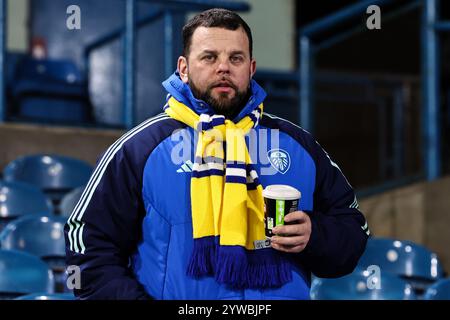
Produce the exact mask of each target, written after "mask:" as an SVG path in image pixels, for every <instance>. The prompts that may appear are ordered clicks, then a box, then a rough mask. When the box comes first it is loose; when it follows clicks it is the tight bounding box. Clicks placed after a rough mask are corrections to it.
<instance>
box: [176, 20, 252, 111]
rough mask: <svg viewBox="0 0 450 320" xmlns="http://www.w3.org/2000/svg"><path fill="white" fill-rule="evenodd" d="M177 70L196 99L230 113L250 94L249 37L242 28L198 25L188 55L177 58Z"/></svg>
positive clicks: (242, 104)
mask: <svg viewBox="0 0 450 320" xmlns="http://www.w3.org/2000/svg"><path fill="white" fill-rule="evenodd" d="M178 71H179V72H180V76H181V79H182V81H183V82H185V83H188V84H189V86H190V88H191V90H192V93H193V94H194V96H195V97H196V98H197V99H201V100H204V101H205V102H207V103H208V104H209V105H211V107H213V108H214V110H215V112H217V113H219V114H224V115H225V116H228V117H231V116H232V115H236V111H239V110H240V108H242V107H243V106H244V105H245V103H246V102H247V100H248V98H249V94H250V90H249V84H250V80H251V77H252V76H253V74H254V73H255V71H256V62H255V60H253V59H251V57H250V49H249V41H248V38H247V35H246V33H245V31H244V30H243V29H242V28H239V29H237V30H234V31H233V30H227V29H223V28H206V27H198V28H197V29H196V30H195V31H194V34H193V35H192V40H191V46H190V51H189V55H188V57H180V58H179V59H178Z"/></svg>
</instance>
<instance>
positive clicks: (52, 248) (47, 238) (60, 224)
mask: <svg viewBox="0 0 450 320" xmlns="http://www.w3.org/2000/svg"><path fill="white" fill-rule="evenodd" d="M66 220H67V219H66V218H64V217H57V216H52V215H49V216H41V217H39V216H25V217H21V218H18V219H17V220H14V221H12V222H10V223H9V224H8V225H7V226H6V228H5V229H3V231H2V232H1V233H0V246H1V248H2V249H8V250H21V251H26V252H28V253H30V254H33V255H35V256H38V257H40V258H41V259H42V260H43V261H45V262H46V263H47V265H48V266H49V268H50V269H51V270H52V271H53V274H54V277H55V291H56V292H66V291H68V290H67V288H66V278H67V277H66V274H65V270H66V261H65V241H64V224H65V223H66Z"/></svg>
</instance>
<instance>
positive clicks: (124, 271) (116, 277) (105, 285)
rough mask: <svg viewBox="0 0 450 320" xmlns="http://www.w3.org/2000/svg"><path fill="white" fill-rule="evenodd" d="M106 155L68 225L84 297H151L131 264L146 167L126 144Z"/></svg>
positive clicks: (70, 261)
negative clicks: (135, 275)
mask: <svg viewBox="0 0 450 320" xmlns="http://www.w3.org/2000/svg"><path fill="white" fill-rule="evenodd" d="M113 147H114V145H113V146H112V147H111V148H110V149H108V151H107V152H106V153H105V154H104V155H103V157H102V158H101V160H100V161H99V163H98V164H97V167H96V169H95V171H94V173H93V174H92V177H91V179H90V181H89V183H88V185H87V187H86V189H85V190H84V192H83V195H82V197H81V199H80V202H79V204H78V205H77V207H75V209H74V211H73V213H72V216H71V217H70V218H69V220H68V222H67V223H66V225H65V228H64V230H65V239H66V259H67V265H68V266H71V265H73V266H77V267H79V270H80V271H81V273H80V276H81V279H80V280H81V283H80V284H81V285H80V287H79V288H75V289H74V293H75V295H76V297H77V298H79V299H102V300H103V299H125V300H135V299H148V298H150V297H149V296H148V295H147V293H146V291H145V290H144V288H143V287H142V286H141V285H140V283H139V282H138V281H137V279H136V278H135V277H134V275H133V272H132V270H131V269H130V263H129V261H130V257H131V256H132V254H133V253H134V251H135V250H136V247H137V243H138V242H139V240H140V239H139V237H140V234H141V224H142V219H143V216H144V213H145V210H144V206H143V203H142V197H141V190H142V188H141V186H142V182H141V180H142V179H141V174H140V172H139V171H140V167H141V165H137V164H136V163H135V161H134V159H130V156H128V154H127V151H126V146H125V147H122V148H121V149H120V150H118V151H117V150H115V149H114V148H113Z"/></svg>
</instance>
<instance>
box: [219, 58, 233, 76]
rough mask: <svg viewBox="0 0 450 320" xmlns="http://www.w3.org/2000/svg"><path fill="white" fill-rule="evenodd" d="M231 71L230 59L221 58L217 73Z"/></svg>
mask: <svg viewBox="0 0 450 320" xmlns="http://www.w3.org/2000/svg"><path fill="white" fill-rule="evenodd" d="M229 72H230V64H229V61H228V59H221V60H219V64H218V66H217V73H229Z"/></svg>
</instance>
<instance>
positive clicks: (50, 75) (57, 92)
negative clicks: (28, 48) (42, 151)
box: [11, 57, 92, 123]
mask: <svg viewBox="0 0 450 320" xmlns="http://www.w3.org/2000/svg"><path fill="white" fill-rule="evenodd" d="M11 87H12V88H11V95H12V101H13V106H14V112H13V115H14V116H15V117H17V118H19V119H29V120H33V121H41V122H60V123H61V122H62V123H88V122H90V121H91V112H92V111H91V109H92V108H91V106H90V103H89V95H88V89H87V85H86V83H85V82H84V79H83V77H82V75H81V73H80V71H79V70H78V68H77V67H76V65H75V64H74V63H73V62H71V61H65V60H46V59H42V60H37V59H33V58H30V57H26V58H24V59H23V60H22V61H21V62H20V63H18V64H17V67H16V70H15V73H14V80H13V83H12V85H11Z"/></svg>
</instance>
